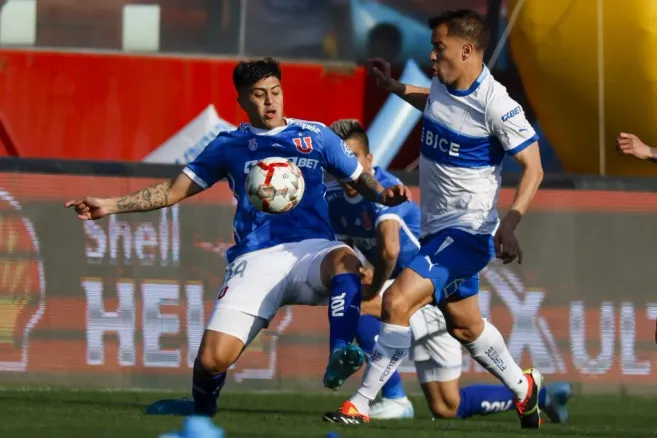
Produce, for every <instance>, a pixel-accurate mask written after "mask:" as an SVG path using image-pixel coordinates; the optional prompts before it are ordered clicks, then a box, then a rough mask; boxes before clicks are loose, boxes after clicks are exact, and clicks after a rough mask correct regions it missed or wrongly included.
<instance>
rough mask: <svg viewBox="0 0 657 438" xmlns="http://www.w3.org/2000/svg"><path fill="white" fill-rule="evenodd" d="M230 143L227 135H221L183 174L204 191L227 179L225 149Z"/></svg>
mask: <svg viewBox="0 0 657 438" xmlns="http://www.w3.org/2000/svg"><path fill="white" fill-rule="evenodd" d="M228 141H229V138H228V136H227V135H225V134H224V133H221V134H219V135H218V136H217V137H216V138H215V139H214V140H212V141H211V142H210V144H208V145H207V146H206V148H205V149H204V150H203V152H201V153H200V154H199V156H198V157H196V158H195V159H194V161H192V162H191V163H189V164H188V165H187V166H186V167H185V168H184V169H183V173H184V174H185V175H187V176H188V177H189V178H190V179H191V180H192V181H194V182H195V183H196V184H197V185H198V186H199V187H201V188H202V189H204V190H205V189H207V188H208V187H211V186H212V185H213V184H215V183H216V182H218V181H221V180H222V179H224V178H225V177H226V169H225V163H226V156H225V155H226V154H225V149H226V145H227V144H228Z"/></svg>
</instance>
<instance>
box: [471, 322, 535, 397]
mask: <svg viewBox="0 0 657 438" xmlns="http://www.w3.org/2000/svg"><path fill="white" fill-rule="evenodd" d="M465 348H466V349H467V350H468V351H469V352H470V354H471V355H472V358H473V359H474V360H476V361H477V362H478V363H479V364H480V365H481V366H482V367H484V368H485V369H486V370H488V371H489V372H490V373H491V374H493V375H494V376H495V377H497V378H498V379H499V380H500V381H501V382H502V383H503V384H504V385H505V386H506V387H507V388H509V389H510V390H511V392H512V393H513V394H514V396H515V398H516V399H517V400H521V401H522V400H524V399H525V397H526V396H527V393H528V391H529V385H528V381H527V377H526V376H525V374H524V373H523V371H522V369H521V368H520V367H519V366H518V364H516V362H515V361H514V360H513V357H512V356H511V353H510V352H509V350H508V349H507V347H506V344H505V342H504V338H503V337H502V335H501V334H500V332H499V331H498V330H497V328H495V326H493V325H492V324H491V323H489V322H488V321H486V320H484V329H483V331H482V332H481V334H480V335H479V337H478V338H477V339H476V340H474V341H473V342H470V343H466V344H465Z"/></svg>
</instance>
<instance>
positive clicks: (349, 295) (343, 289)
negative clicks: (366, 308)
mask: <svg viewBox="0 0 657 438" xmlns="http://www.w3.org/2000/svg"><path fill="white" fill-rule="evenodd" d="M360 302H361V284H360V277H359V276H358V275H356V274H352V273H344V274H338V275H336V276H334V277H333V278H332V279H331V298H330V300H329V308H328V318H329V330H330V348H331V352H333V351H335V350H336V349H339V348H343V347H345V346H346V345H347V344H350V343H351V342H353V340H354V338H355V336H356V331H357V330H358V319H359V317H360Z"/></svg>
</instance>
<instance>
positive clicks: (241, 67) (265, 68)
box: [233, 56, 281, 91]
mask: <svg viewBox="0 0 657 438" xmlns="http://www.w3.org/2000/svg"><path fill="white" fill-rule="evenodd" d="M271 76H274V77H277V78H278V80H279V81H280V80H281V66H280V65H279V64H278V61H276V60H275V59H274V58H271V57H269V56H268V57H266V58H260V59H250V60H248V61H240V62H239V63H238V64H237V65H236V66H235V69H234V70H233V84H234V85H235V88H236V89H237V90H238V91H239V90H240V89H242V88H248V87H251V86H253V84H255V83H257V82H260V81H261V80H263V79H267V78H268V77H271Z"/></svg>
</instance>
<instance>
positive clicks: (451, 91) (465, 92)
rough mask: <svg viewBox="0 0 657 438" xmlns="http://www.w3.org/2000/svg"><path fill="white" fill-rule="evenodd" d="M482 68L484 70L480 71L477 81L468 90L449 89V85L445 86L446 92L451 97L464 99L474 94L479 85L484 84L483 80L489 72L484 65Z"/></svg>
mask: <svg viewBox="0 0 657 438" xmlns="http://www.w3.org/2000/svg"><path fill="white" fill-rule="evenodd" d="M483 67H484V68H483V69H482V70H481V74H479V77H478V78H477V80H476V81H474V82H473V83H472V85H470V88H468V89H467V90H457V89H456V88H453V87H450V86H449V85H445V88H447V92H448V93H449V94H451V95H452V96H458V97H465V96H469V95H470V94H472V93H474V92H475V91H476V90H477V88H479V85H481V83H482V82H484V79H486V78H487V77H488V75H489V74H490V71H489V70H488V67H486V65H485V64H484V66H483Z"/></svg>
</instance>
